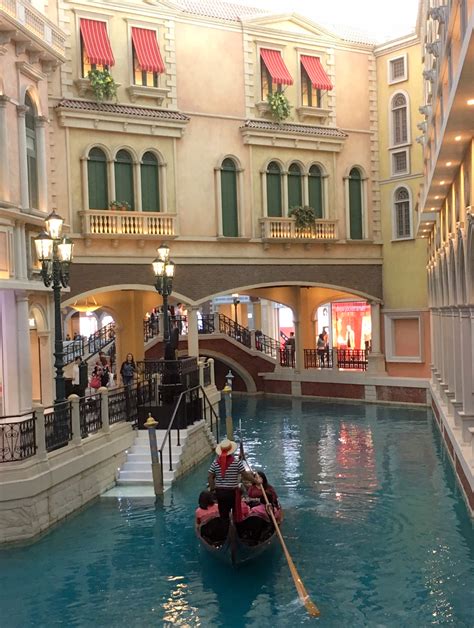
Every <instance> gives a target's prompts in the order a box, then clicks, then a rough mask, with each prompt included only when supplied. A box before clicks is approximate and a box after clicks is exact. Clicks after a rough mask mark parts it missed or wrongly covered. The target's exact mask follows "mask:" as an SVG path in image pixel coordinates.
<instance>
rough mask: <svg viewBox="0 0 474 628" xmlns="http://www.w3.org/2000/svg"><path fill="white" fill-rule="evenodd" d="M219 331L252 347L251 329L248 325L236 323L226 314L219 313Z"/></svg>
mask: <svg viewBox="0 0 474 628" xmlns="http://www.w3.org/2000/svg"><path fill="white" fill-rule="evenodd" d="M219 331H220V332H221V333H224V334H227V335H228V336H230V337H231V338H233V339H234V340H236V341H237V342H240V344H242V345H244V346H245V347H247V348H249V349H250V347H251V344H252V343H251V340H250V331H249V329H248V328H247V327H244V326H243V325H240V324H239V323H236V322H235V321H234V320H232V319H231V318H229V317H228V316H226V315H225V314H219Z"/></svg>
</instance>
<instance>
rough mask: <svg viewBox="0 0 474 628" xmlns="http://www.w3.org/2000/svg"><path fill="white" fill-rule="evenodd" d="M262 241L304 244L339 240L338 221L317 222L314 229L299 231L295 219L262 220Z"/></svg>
mask: <svg viewBox="0 0 474 628" xmlns="http://www.w3.org/2000/svg"><path fill="white" fill-rule="evenodd" d="M260 226H261V228H262V236H261V237H262V240H264V241H266V242H269V241H272V242H274V241H280V242H290V241H294V242H304V243H306V244H309V243H312V242H315V241H318V240H319V241H321V242H327V241H328V240H332V241H334V240H337V239H338V236H337V220H316V222H315V224H314V227H309V228H307V229H298V228H297V227H296V221H295V219H294V218H261V220H260Z"/></svg>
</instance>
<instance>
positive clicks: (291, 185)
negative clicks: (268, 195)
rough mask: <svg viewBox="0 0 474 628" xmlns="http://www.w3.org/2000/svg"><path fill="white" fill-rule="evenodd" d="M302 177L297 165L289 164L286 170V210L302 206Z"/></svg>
mask: <svg viewBox="0 0 474 628" xmlns="http://www.w3.org/2000/svg"><path fill="white" fill-rule="evenodd" d="M302 184H303V177H302V176H301V168H300V166H299V165H298V164H291V166H290V167H289V169H288V209H291V208H293V207H301V206H302V205H303V185H302Z"/></svg>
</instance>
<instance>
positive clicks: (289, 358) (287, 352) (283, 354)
mask: <svg viewBox="0 0 474 628" xmlns="http://www.w3.org/2000/svg"><path fill="white" fill-rule="evenodd" d="M280 366H286V367H288V368H295V351H294V349H293V348H288V347H283V348H282V349H280Z"/></svg>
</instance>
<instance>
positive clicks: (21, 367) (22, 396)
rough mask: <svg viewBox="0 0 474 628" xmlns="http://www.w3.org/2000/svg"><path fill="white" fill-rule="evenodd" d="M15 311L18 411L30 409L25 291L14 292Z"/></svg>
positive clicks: (28, 335) (27, 311) (29, 364)
mask: <svg viewBox="0 0 474 628" xmlns="http://www.w3.org/2000/svg"><path fill="white" fill-rule="evenodd" d="M15 299H16V313H17V328H16V331H17V351H18V376H19V377H21V385H20V386H19V388H18V401H19V412H20V413H22V412H27V411H28V410H31V401H32V399H31V396H32V381H31V379H32V375H31V348H30V325H29V309H30V306H29V303H28V295H27V294H26V292H16V293H15Z"/></svg>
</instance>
